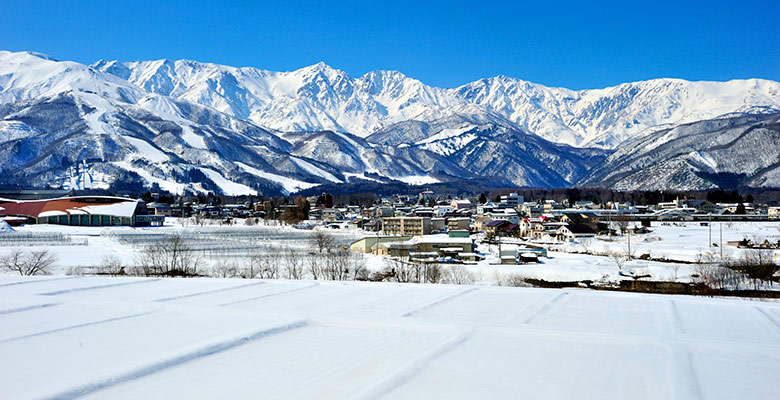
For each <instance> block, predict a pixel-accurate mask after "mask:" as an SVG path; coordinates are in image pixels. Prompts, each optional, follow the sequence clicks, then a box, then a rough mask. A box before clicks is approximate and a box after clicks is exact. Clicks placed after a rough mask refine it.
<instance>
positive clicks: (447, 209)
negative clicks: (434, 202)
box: [433, 206, 455, 217]
mask: <svg viewBox="0 0 780 400" xmlns="http://www.w3.org/2000/svg"><path fill="white" fill-rule="evenodd" d="M453 212H455V208H454V207H452V206H435V207H433V213H434V215H436V216H437V217H443V216H445V215H448V214H452V213H453Z"/></svg>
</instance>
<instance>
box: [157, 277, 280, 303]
mask: <svg viewBox="0 0 780 400" xmlns="http://www.w3.org/2000/svg"><path fill="white" fill-rule="evenodd" d="M264 284H265V282H253V283H246V284H243V285H236V286H230V287H226V288H220V289H212V290H206V291H203V292H195V293H189V294H183V295H181V296H173V297H164V298H162V299H157V300H154V301H160V302H163V301H173V300H180V299H186V298H189V297H197V296H205V295H207V294H212V293H220V292H227V291H228V290H234V289H241V288H245V287H249V286H257V285H264Z"/></svg>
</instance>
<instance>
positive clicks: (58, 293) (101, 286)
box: [38, 278, 162, 296]
mask: <svg viewBox="0 0 780 400" xmlns="http://www.w3.org/2000/svg"><path fill="white" fill-rule="evenodd" d="M160 280H162V279H160V278H155V279H145V280H142V281H133V282H122V283H112V284H109V285H98V286H87V287H81V288H74V289H63V290H56V291H53V292H46V293H38V294H39V295H41V296H58V295H61V294H66V293H74V292H84V291H88V290H98V289H106V288H113V287H117V286H127V285H140V284H144V283H151V282H157V281H160Z"/></svg>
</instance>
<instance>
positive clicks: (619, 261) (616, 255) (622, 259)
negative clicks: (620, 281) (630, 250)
mask: <svg viewBox="0 0 780 400" xmlns="http://www.w3.org/2000/svg"><path fill="white" fill-rule="evenodd" d="M609 257H610V258H611V259H612V261H613V262H614V263H615V265H617V267H618V269H619V270H622V269H623V266H624V265H625V264H626V262H627V261H628V259H629V258H628V256H627V255H626V254H625V253H624V252H621V251H613V252H612V253H610V254H609Z"/></svg>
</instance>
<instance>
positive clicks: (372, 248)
mask: <svg viewBox="0 0 780 400" xmlns="http://www.w3.org/2000/svg"><path fill="white" fill-rule="evenodd" d="M411 238H412V237H411V236H366V237H364V238H362V239H360V240H356V241H354V242H352V244H350V245H349V250H350V251H351V252H353V253H376V252H377V244H380V243H389V242H403V241H407V240H409V239H411Z"/></svg>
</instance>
